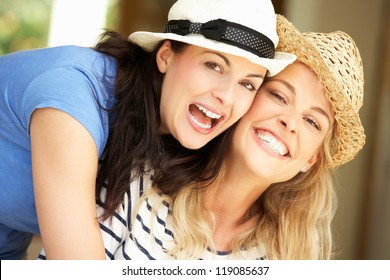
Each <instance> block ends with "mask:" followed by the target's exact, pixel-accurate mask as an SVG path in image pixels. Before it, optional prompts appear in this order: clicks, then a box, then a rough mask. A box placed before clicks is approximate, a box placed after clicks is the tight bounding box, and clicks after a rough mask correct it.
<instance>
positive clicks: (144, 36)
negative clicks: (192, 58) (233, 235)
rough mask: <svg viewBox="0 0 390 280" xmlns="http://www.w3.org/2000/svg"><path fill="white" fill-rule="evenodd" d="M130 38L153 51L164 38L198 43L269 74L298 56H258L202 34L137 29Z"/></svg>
mask: <svg viewBox="0 0 390 280" xmlns="http://www.w3.org/2000/svg"><path fill="white" fill-rule="evenodd" d="M129 40H130V41H131V42H133V43H135V44H137V45H139V46H140V47H142V48H143V49H145V50H146V51H153V50H154V48H155V47H156V46H157V44H158V43H159V42H160V41H162V40H174V41H179V42H183V43H187V44H191V45H196V46H199V47H203V48H206V49H211V50H217V51H219V52H222V53H227V54H231V55H235V56H239V57H243V58H245V59H247V60H248V61H250V62H252V63H254V64H257V65H260V66H263V67H264V68H266V69H267V70H268V73H267V75H268V76H274V75H276V74H278V73H279V72H280V71H282V70H283V69H284V68H286V67H287V66H288V65H289V64H291V63H293V62H294V61H295V59H296V56H295V55H293V54H289V53H285V52H276V53H275V57H274V58H273V59H269V58H262V57H258V56H256V55H254V54H252V53H250V52H248V51H245V50H243V49H240V48H238V47H235V46H232V45H228V44H226V43H221V42H217V41H214V40H210V39H206V38H205V37H203V36H202V35H198V34H189V35H186V36H182V35H178V34H174V33H154V32H146V31H137V32H134V33H132V34H131V35H130V36H129Z"/></svg>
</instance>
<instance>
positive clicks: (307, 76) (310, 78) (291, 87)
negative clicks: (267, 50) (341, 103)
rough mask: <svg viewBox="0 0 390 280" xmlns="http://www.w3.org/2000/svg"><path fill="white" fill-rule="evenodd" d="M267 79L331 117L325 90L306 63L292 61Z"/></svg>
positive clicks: (330, 107)
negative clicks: (319, 108)
mask: <svg viewBox="0 0 390 280" xmlns="http://www.w3.org/2000/svg"><path fill="white" fill-rule="evenodd" d="M268 81H270V82H272V81H275V84H276V83H278V86H280V87H283V88H284V89H285V90H287V91H290V92H292V93H293V94H294V95H296V96H297V98H298V99H300V98H302V99H303V100H304V101H305V102H310V106H318V107H321V108H322V109H323V110H324V111H326V112H327V113H328V114H329V116H330V117H331V118H333V115H334V111H333V108H332V106H331V103H330V102H329V100H328V97H327V95H326V90H325V88H324V86H323V84H322V83H321V81H320V79H319V78H318V76H317V75H316V74H315V73H314V71H313V70H311V69H310V68H309V67H308V66H307V65H305V64H303V63H301V62H294V63H293V64H291V65H289V66H288V67H287V68H285V69H284V70H283V71H282V72H280V73H279V74H277V75H275V76H274V77H271V78H269V79H268Z"/></svg>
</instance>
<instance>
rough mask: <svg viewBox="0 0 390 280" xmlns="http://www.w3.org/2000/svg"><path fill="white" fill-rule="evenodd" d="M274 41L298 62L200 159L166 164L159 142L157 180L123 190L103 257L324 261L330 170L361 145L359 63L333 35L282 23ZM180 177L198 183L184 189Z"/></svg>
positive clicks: (345, 39)
mask: <svg viewBox="0 0 390 280" xmlns="http://www.w3.org/2000/svg"><path fill="white" fill-rule="evenodd" d="M278 32H279V34H278V35H279V38H280V43H279V47H278V49H279V50H280V51H285V52H290V53H293V54H295V55H296V56H297V62H294V63H293V64H291V65H289V66H288V67H287V68H286V69H284V70H283V71H282V72H280V73H279V74H277V75H275V76H274V77H269V78H267V79H266V80H265V82H264V83H263V85H262V86H261V88H260V90H259V92H258V93H257V96H256V98H255V100H254V102H253V104H252V106H251V108H250V110H249V111H248V112H247V113H246V114H245V115H244V116H243V117H242V118H241V120H240V121H239V122H238V123H237V125H235V126H234V127H232V128H231V129H229V130H228V131H227V132H226V133H224V134H223V135H220V136H219V137H218V138H216V139H215V140H214V141H212V142H210V143H209V144H208V145H206V146H205V147H204V148H203V149H201V150H199V151H197V153H202V154H203V155H204V161H203V162H201V161H193V162H192V164H188V165H185V164H183V162H184V160H183V158H186V159H188V158H191V157H192V156H193V153H194V152H192V151H187V154H186V153H185V152H184V151H183V152H182V153H179V154H180V155H181V157H177V156H176V154H177V153H176V152H175V150H174V149H175V148H176V147H175V145H174V144H171V142H170V141H171V140H172V139H166V142H165V143H166V151H167V155H166V157H167V158H166V161H165V169H164V170H165V172H161V170H160V171H159V172H155V173H154V174H153V176H144V177H143V178H142V180H139V181H138V182H133V184H132V187H131V188H130V190H129V192H128V194H127V196H126V197H125V200H124V202H123V204H122V207H121V208H118V210H117V213H116V214H117V216H114V218H113V221H112V224H108V223H102V224H101V228H102V230H103V236H104V239H105V245H106V253H107V256H109V257H110V258H111V259H120V258H125V259H330V258H332V256H333V242H332V229H331V221H332V218H333V215H334V213H335V200H336V196H335V193H334V188H333V183H332V175H333V171H334V170H335V168H336V167H337V166H340V165H342V164H344V163H346V162H348V161H350V160H352V159H353V158H354V157H355V156H356V155H357V153H358V152H359V150H360V149H361V148H362V147H363V145H364V142H365V135H364V129H363V127H362V124H361V121H360V118H359V115H358V111H359V109H360V107H361V106H362V101H363V80H364V79H363V67H362V61H361V57H360V54H359V51H358V49H357V47H356V45H355V43H354V41H353V40H352V38H351V37H350V36H348V35H347V34H346V33H344V32H340V31H337V32H332V33H328V34H324V33H313V32H307V33H300V32H299V31H298V30H297V29H296V28H295V27H294V26H293V25H292V24H291V23H290V22H288V21H287V20H286V19H285V18H284V17H282V16H279V18H278ZM186 162H188V161H186ZM191 168H198V169H200V170H203V176H200V177H199V180H196V181H191V182H188V181H187V180H186V178H187V176H186V174H187V172H189V171H190V170H191ZM150 185H153V186H154V187H152V188H150V189H149V190H147V191H146V192H145V194H144V196H143V197H142V198H141V199H140V200H139V202H138V203H137V205H136V206H134V203H135V202H136V200H137V199H138V197H139V194H140V193H142V192H143V191H144V190H145V189H146V188H148V187H149V186H150ZM137 187H138V189H139V193H136V189H137ZM132 210H133V213H130V212H131V211H132Z"/></svg>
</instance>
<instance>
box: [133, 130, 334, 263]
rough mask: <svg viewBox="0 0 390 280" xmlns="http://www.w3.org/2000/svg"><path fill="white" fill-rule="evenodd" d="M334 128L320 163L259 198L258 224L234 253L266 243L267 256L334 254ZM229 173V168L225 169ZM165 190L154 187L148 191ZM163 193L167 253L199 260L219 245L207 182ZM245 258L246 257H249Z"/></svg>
mask: <svg viewBox="0 0 390 280" xmlns="http://www.w3.org/2000/svg"><path fill="white" fill-rule="evenodd" d="M331 134H332V133H331V132H330V133H328V136H327V137H326V139H325V141H324V144H323V149H322V151H321V153H320V156H319V159H318V161H317V163H316V164H315V165H314V166H312V168H311V169H309V171H307V172H306V173H299V174H297V175H296V176H295V177H294V178H292V179H290V180H289V181H286V182H283V183H276V184H272V185H271V186H270V187H269V188H268V189H267V190H266V191H265V192H264V193H263V194H262V195H261V196H260V197H259V198H258V200H257V201H256V203H255V204H254V205H253V207H252V209H250V212H253V211H256V214H257V216H258V220H257V221H256V223H255V224H256V226H254V227H252V228H250V229H248V230H246V231H244V232H241V233H240V234H239V235H237V236H235V237H234V239H233V240H232V242H231V250H232V252H233V253H238V254H240V253H241V252H242V251H243V249H251V248H259V249H260V248H262V249H264V250H265V252H266V258H267V259H286V260H287V259H315V260H324V259H330V258H332V252H333V248H332V232H331V221H332V219H333V216H334V212H335V208H336V199H335V193H334V188H333V183H332V179H333V174H332V170H333V169H332V168H330V167H329V166H332V164H331V160H332V155H331V152H330V148H329V147H330V141H331V138H332V136H331ZM221 174H222V176H223V173H221ZM156 192H159V190H158V189H157V188H153V189H152V191H151V193H148V194H146V196H144V197H143V198H142V199H141V203H142V201H144V200H145V199H147V196H148V195H151V194H153V193H156ZM160 195H161V200H159V202H158V203H156V204H155V205H153V206H152V207H153V208H155V209H157V208H158V207H159V205H158V204H160V205H162V203H163V201H166V202H168V203H169V204H170V208H171V213H172V215H171V217H170V219H171V220H170V222H172V226H173V229H174V241H175V245H174V247H173V248H172V249H171V250H169V251H168V252H167V253H168V254H169V255H171V256H173V257H174V258H176V259H197V258H199V257H200V255H201V254H202V252H204V251H205V250H206V249H210V247H212V246H213V238H212V236H213V225H214V224H213V221H214V219H213V215H212V213H210V212H209V211H208V210H207V209H206V207H205V205H204V201H205V198H204V196H205V195H207V187H203V188H202V187H199V186H198V185H197V184H196V183H194V184H192V185H190V186H187V187H184V188H182V189H180V190H179V191H178V193H177V194H175V195H173V196H171V197H170V196H167V195H162V194H161V193H160ZM210 224H211V226H210ZM243 258H244V256H243Z"/></svg>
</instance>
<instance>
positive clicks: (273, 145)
mask: <svg viewBox="0 0 390 280" xmlns="http://www.w3.org/2000/svg"><path fill="white" fill-rule="evenodd" d="M256 135H257V137H258V138H259V139H260V141H261V142H262V143H264V144H265V145H266V146H267V147H268V148H269V149H271V150H272V151H273V152H275V153H276V154H278V155H279V156H282V157H285V156H288V155H289V151H288V148H287V146H286V145H285V144H284V143H282V142H281V141H279V140H278V139H277V138H276V137H275V136H273V135H272V134H271V133H269V132H265V131H263V130H257V131H256Z"/></svg>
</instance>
